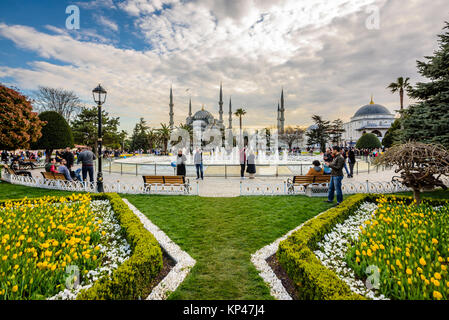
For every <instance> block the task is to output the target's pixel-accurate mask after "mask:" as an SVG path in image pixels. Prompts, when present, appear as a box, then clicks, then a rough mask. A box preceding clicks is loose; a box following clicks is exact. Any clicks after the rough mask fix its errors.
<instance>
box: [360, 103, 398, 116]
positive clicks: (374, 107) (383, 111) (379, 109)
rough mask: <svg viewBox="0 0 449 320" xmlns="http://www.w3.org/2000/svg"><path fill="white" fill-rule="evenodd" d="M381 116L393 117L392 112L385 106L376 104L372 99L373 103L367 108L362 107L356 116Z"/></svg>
mask: <svg viewBox="0 0 449 320" xmlns="http://www.w3.org/2000/svg"><path fill="white" fill-rule="evenodd" d="M379 115H388V116H391V115H392V114H391V112H390V111H389V110H388V109H387V108H386V107H384V106H382V105H380V104H375V103H374V101H373V99H371V103H370V104H367V105H366V106H363V107H361V108H360V109H359V110H358V111H357V112H356V113H355V115H354V118H356V117H366V116H379Z"/></svg>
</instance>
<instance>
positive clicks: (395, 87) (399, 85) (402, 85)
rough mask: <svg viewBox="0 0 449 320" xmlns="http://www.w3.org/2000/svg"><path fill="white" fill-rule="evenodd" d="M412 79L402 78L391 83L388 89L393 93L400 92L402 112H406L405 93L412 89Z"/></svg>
mask: <svg viewBox="0 0 449 320" xmlns="http://www.w3.org/2000/svg"><path fill="white" fill-rule="evenodd" d="M409 81H410V78H405V80H404V78H403V77H400V78H398V79H397V80H396V82H392V83H390V85H389V86H388V87H387V89H390V91H391V93H396V92H398V91H399V99H400V103H401V111H402V110H404V91H407V92H408V91H409V90H410V89H411V86H410V83H409Z"/></svg>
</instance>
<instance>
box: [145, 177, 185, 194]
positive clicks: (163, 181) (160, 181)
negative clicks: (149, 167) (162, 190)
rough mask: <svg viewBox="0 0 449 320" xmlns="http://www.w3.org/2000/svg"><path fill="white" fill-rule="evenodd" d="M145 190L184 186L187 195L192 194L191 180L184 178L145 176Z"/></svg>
mask: <svg viewBox="0 0 449 320" xmlns="http://www.w3.org/2000/svg"><path fill="white" fill-rule="evenodd" d="M143 183H144V186H145V188H147V187H148V188H149V189H150V190H151V187H152V186H182V187H183V189H184V192H185V193H190V190H189V189H190V188H189V187H190V184H189V180H188V179H186V177H184V176H143Z"/></svg>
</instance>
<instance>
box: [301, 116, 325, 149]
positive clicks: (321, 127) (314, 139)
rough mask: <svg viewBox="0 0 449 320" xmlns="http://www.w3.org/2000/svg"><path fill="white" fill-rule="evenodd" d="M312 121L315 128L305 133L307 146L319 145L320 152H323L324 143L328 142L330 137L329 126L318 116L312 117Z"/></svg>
mask: <svg viewBox="0 0 449 320" xmlns="http://www.w3.org/2000/svg"><path fill="white" fill-rule="evenodd" d="M312 119H313V121H314V122H315V126H314V128H312V129H310V130H309V131H307V132H306V136H307V138H308V139H307V145H309V146H313V145H315V144H319V145H320V149H321V152H325V151H326V142H327V141H329V137H330V133H329V132H330V130H331V124H330V122H329V121H327V120H323V118H322V117H320V116H318V115H314V116H313V117H312Z"/></svg>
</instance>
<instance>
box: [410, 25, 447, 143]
mask: <svg viewBox="0 0 449 320" xmlns="http://www.w3.org/2000/svg"><path fill="white" fill-rule="evenodd" d="M444 30H445V32H444V33H443V34H440V35H439V36H438V38H439V40H438V43H439V48H438V49H437V50H436V51H435V52H434V55H433V56H429V57H425V58H426V60H427V61H426V62H421V61H418V72H419V73H420V74H421V75H422V76H423V77H425V78H427V79H429V80H430V81H429V82H427V83H417V84H416V86H415V87H414V88H413V89H411V90H410V91H409V94H410V96H411V97H412V98H414V99H416V100H418V101H419V102H418V103H416V104H414V105H412V106H410V107H409V108H408V109H407V110H405V111H404V113H403V127H404V130H403V140H404V141H409V140H412V141H419V142H424V143H435V144H441V145H443V146H445V147H449V112H448V108H449V72H448V71H447V70H449V31H448V30H449V22H446V26H445V27H444Z"/></svg>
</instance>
